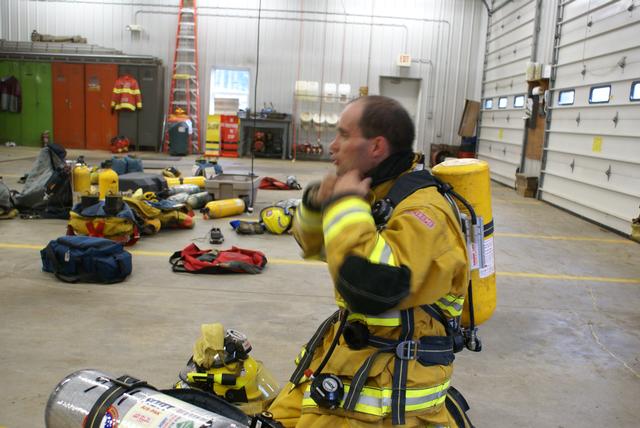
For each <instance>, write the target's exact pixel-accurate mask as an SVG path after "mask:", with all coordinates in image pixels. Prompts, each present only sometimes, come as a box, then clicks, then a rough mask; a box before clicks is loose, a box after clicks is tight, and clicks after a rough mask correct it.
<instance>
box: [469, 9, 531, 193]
mask: <svg viewBox="0 0 640 428" xmlns="http://www.w3.org/2000/svg"><path fill="white" fill-rule="evenodd" d="M539 2H540V0H514V1H511V2H508V1H507V2H503V3H501V4H500V5H498V6H497V7H496V9H495V10H494V12H493V14H492V15H491V16H490V17H489V24H488V29H487V45H486V51H485V59H484V70H483V79H482V108H481V110H480V130H479V133H478V135H479V142H478V158H479V159H483V160H485V161H487V162H488V163H489V166H490V170H491V178H492V179H493V180H495V181H498V182H500V183H503V184H506V185H508V186H511V187H515V179H516V171H517V170H518V169H519V168H520V167H521V158H522V147H523V141H524V136H525V122H524V119H523V116H524V107H523V106H520V107H516V106H515V105H514V102H515V99H516V97H520V96H524V97H525V98H526V95H527V81H526V68H527V63H528V62H529V61H531V59H532V57H533V56H534V54H535V51H534V46H535V39H536V34H535V32H536V27H537V26H536V24H537V19H538V9H539ZM495 3H497V2H495V1H494V4H495ZM489 100H490V102H489Z"/></svg>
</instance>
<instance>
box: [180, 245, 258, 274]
mask: <svg viewBox="0 0 640 428" xmlns="http://www.w3.org/2000/svg"><path fill="white" fill-rule="evenodd" d="M169 263H171V266H172V267H171V268H172V270H173V271H174V272H188V273H212V274H220V273H234V272H235V273H251V274H256V273H260V272H262V269H264V267H265V265H266V264H267V258H266V257H265V255H264V254H263V253H261V252H260V251H254V250H245V249H242V248H238V247H231V249H230V250H220V251H218V250H201V249H200V248H198V247H197V246H196V244H189V245H187V246H186V247H185V248H184V249H183V250H182V251H176V252H175V253H173V255H172V256H171V257H170V258H169Z"/></svg>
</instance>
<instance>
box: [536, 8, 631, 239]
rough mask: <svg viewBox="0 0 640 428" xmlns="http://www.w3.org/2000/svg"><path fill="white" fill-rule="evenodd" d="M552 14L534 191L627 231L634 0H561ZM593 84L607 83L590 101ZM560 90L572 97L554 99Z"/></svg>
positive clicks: (628, 223)
mask: <svg viewBox="0 0 640 428" xmlns="http://www.w3.org/2000/svg"><path fill="white" fill-rule="evenodd" d="M558 15H559V17H560V18H559V21H558V28H559V37H558V38H557V44H556V51H555V55H556V58H555V61H556V64H557V65H556V67H555V71H554V76H552V78H553V80H552V93H551V95H552V104H551V105H552V107H551V118H550V123H549V124H548V125H547V128H548V129H547V132H548V136H547V143H546V147H545V151H544V158H543V171H542V176H541V187H540V197H541V199H543V200H545V201H548V202H551V203H553V204H555V205H558V206H560V207H563V208H565V209H567V210H569V211H572V212H574V213H577V214H579V215H582V216H584V217H587V218H589V219H592V220H594V221H596V222H598V223H601V224H604V225H606V226H609V227H611V228H613V229H617V230H619V231H621V232H623V233H630V228H631V226H630V223H631V219H632V218H634V217H636V216H637V215H638V205H640V144H639V142H640V125H639V123H640V99H635V100H632V96H631V88H632V84H633V83H634V82H640V39H639V38H638V35H639V34H640V2H638V1H637V0H635V1H604V0H598V1H596V0H593V1H590V2H585V1H570V0H569V1H564V2H563V4H562V5H561V7H560V10H559V13H558ZM638 84H640V83H638ZM597 86H608V87H610V91H611V93H610V98H609V99H608V100H606V101H604V102H602V103H592V102H590V92H591V89H592V88H593V87H597ZM562 91H573V93H574V100H573V101H572V102H570V103H569V102H567V103H565V105H559V103H558V96H559V94H560V92H562ZM594 101H595V100H594Z"/></svg>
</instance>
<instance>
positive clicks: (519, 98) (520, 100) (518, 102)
mask: <svg viewBox="0 0 640 428" xmlns="http://www.w3.org/2000/svg"><path fill="white" fill-rule="evenodd" d="M513 106H514V107H516V108H518V107H524V95H516V96H515V97H513Z"/></svg>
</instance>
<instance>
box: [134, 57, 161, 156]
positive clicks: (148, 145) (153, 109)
mask: <svg viewBox="0 0 640 428" xmlns="http://www.w3.org/2000/svg"><path fill="white" fill-rule="evenodd" d="M138 83H139V84H140V91H141V92H142V98H143V99H142V103H143V104H142V105H143V108H142V110H140V113H139V119H138V145H137V146H136V149H137V150H141V148H144V149H146V150H149V149H153V150H158V147H159V146H160V141H161V140H162V138H161V137H160V134H161V133H162V131H161V128H162V112H163V106H164V98H163V94H164V91H163V89H164V74H163V68H162V67H159V66H150V67H140V80H138Z"/></svg>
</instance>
